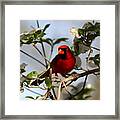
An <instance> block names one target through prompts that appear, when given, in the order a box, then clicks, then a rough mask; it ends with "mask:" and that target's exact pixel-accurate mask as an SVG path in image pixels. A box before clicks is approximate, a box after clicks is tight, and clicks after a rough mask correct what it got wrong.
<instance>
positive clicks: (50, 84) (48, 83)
mask: <svg viewBox="0 0 120 120" xmlns="http://www.w3.org/2000/svg"><path fill="white" fill-rule="evenodd" d="M45 84H46V86H47V87H48V88H51V87H52V81H51V80H50V79H49V78H48V77H45Z"/></svg>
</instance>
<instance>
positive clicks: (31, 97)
mask: <svg viewBox="0 0 120 120" xmlns="http://www.w3.org/2000/svg"><path fill="white" fill-rule="evenodd" d="M25 98H30V99H33V100H34V97H32V96H26V97H25Z"/></svg>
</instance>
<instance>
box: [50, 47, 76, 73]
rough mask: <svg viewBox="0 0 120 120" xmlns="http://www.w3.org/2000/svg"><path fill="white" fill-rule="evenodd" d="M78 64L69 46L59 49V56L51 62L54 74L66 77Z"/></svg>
mask: <svg viewBox="0 0 120 120" xmlns="http://www.w3.org/2000/svg"><path fill="white" fill-rule="evenodd" d="M75 63H76V59H75V57H74V55H73V54H72V52H71V50H70V48H69V47H68V46H67V45H62V46H60V47H58V54H57V55H56V56H55V58H54V59H53V60H52V62H51V68H52V71H53V73H55V74H57V73H60V74H62V75H65V74H66V73H68V72H70V71H71V70H72V69H73V68H74V66H75Z"/></svg>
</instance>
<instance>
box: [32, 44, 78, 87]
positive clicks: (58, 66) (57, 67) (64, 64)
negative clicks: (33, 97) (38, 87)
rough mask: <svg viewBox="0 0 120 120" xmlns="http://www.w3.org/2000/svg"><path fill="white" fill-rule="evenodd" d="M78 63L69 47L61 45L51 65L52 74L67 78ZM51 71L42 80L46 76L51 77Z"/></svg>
mask: <svg viewBox="0 0 120 120" xmlns="http://www.w3.org/2000/svg"><path fill="white" fill-rule="evenodd" d="M75 63H76V59H75V57H74V55H73V53H72V52H71V50H70V48H69V47H68V46H67V45H61V46H59V47H58V54H57V55H56V56H55V58H54V59H53V60H52V62H51V63H50V67H51V68H52V73H55V74H56V75H57V73H60V74H61V75H63V76H65V74H66V73H68V72H70V71H71V70H72V69H73V68H74V66H75ZM49 73H50V69H49V70H48V71H46V72H45V73H44V74H43V75H41V76H40V78H43V77H45V76H49ZM37 82H38V83H42V81H41V82H40V81H37ZM35 84H36V82H35V81H34V82H33V83H32V85H35Z"/></svg>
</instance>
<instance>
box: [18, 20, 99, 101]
mask: <svg viewBox="0 0 120 120" xmlns="http://www.w3.org/2000/svg"><path fill="white" fill-rule="evenodd" d="M37 25H38V28H36V29H33V30H32V31H29V32H24V33H22V34H20V46H21V49H22V46H24V45H32V46H33V47H34V48H35V49H36V50H37V51H38V52H39V53H40V56H42V57H43V58H44V60H45V63H46V64H45V65H44V63H42V64H41V65H44V67H46V70H45V71H42V72H41V73H39V72H38V71H31V72H30V73H26V72H27V71H26V67H27V64H26V63H22V64H21V65H20V90H21V92H24V89H25V88H27V90H30V91H31V92H33V93H35V92H34V91H32V90H31V88H39V89H41V90H43V91H46V92H45V94H43V95H41V94H39V93H35V94H37V95H36V97H33V96H26V98H28V99H33V100H38V99H41V100H48V99H53V100H54V99H57V97H58V96H59V94H60V93H62V91H63V89H64V90H66V91H67V89H66V87H67V88H68V87H69V85H71V84H72V82H73V81H76V80H78V79H74V80H71V81H65V82H61V80H60V78H59V77H58V76H55V78H54V79H53V78H52V74H50V75H49V76H46V77H44V78H42V79H41V76H42V74H44V73H45V72H46V71H47V70H48V69H49V67H50V61H49V60H48V59H47V58H46V53H45V50H44V43H46V44H48V45H49V46H50V48H51V53H50V58H51V56H52V53H53V49H54V46H55V45H58V44H60V43H61V42H66V41H68V40H69V39H68V38H65V37H61V38H56V39H53V38H46V36H45V35H46V30H47V29H48V28H49V27H50V24H46V25H45V26H44V28H43V29H41V28H40V27H39V23H38V21H37ZM71 33H72V35H73V36H74V38H73V45H72V46H70V48H71V51H72V52H73V54H74V55H75V56H76V58H77V59H78V61H79V63H78V64H76V66H75V68H74V69H75V70H77V72H78V73H77V74H79V72H80V70H82V71H84V72H85V74H88V72H87V71H86V70H84V69H83V68H81V66H80V65H81V59H80V55H82V54H88V57H87V58H86V59H87V62H91V61H92V62H93V64H94V65H96V66H95V67H97V68H98V69H99V67H100V54H96V55H94V56H91V51H93V50H94V47H92V46H91V45H92V42H93V41H94V40H95V39H96V37H98V36H100V23H99V22H94V21H93V22H86V23H85V24H84V25H83V26H82V27H81V28H72V29H71ZM37 44H41V45H42V46H41V48H42V51H40V50H39V49H38V48H37V46H36V45H37ZM89 51H90V52H89ZM98 52H99V50H98ZM23 53H24V54H25V52H23ZM26 55H28V56H29V57H31V56H30V55H29V54H26ZM31 58H33V59H34V60H36V61H37V62H39V61H38V60H37V59H36V58H34V57H31ZM39 63H40V62H39ZM98 73H99V72H98ZM93 74H94V73H93ZM66 76H67V78H69V77H71V76H72V73H70V74H68V75H66ZM67 78H66V79H67ZM85 84H86V80H85ZM60 88H61V89H60ZM74 88H75V86H74ZM94 90H95V89H93V88H86V87H85V88H84V89H83V90H82V91H81V92H80V93H79V94H77V95H76V96H74V95H73V94H72V93H70V92H72V91H67V93H68V94H69V95H71V96H74V97H72V99H74V100H75V99H77V100H78V99H80V100H85V99H88V98H89V97H91V95H90V93H91V92H92V91H94ZM57 91H58V92H57ZM76 92H78V91H76ZM38 94H39V95H38ZM68 99H69V98H68Z"/></svg>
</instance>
